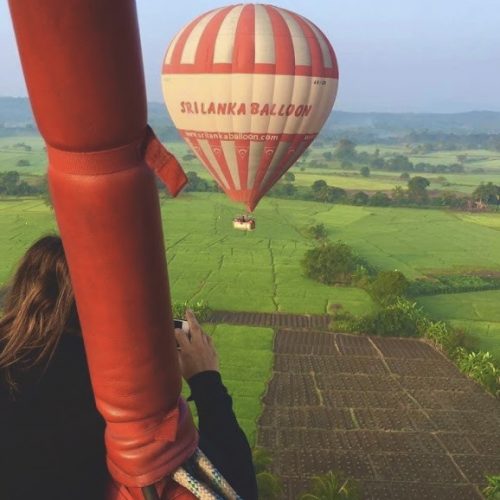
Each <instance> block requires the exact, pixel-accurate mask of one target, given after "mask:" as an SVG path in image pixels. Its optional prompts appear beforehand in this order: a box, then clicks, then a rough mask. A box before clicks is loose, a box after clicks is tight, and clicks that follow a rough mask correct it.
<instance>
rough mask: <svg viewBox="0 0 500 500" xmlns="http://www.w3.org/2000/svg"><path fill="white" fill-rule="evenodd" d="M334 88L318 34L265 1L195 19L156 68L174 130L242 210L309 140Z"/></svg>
mask: <svg viewBox="0 0 500 500" xmlns="http://www.w3.org/2000/svg"><path fill="white" fill-rule="evenodd" d="M337 86H338V67H337V61H336V58H335V53H334V51H333V48H332V46H331V45H330V43H329V41H328V39H327V38H326V37H325V35H324V34H323V33H322V32H321V31H320V30H319V29H318V28H317V27H316V26H315V25H314V24H313V23H311V22H310V21H308V20H307V19H305V18H304V17H302V16H299V15H298V14H295V13H293V12H290V11H288V10H285V9H281V8H278V7H274V6H271V5H259V4H246V5H245V4H240V5H232V6H228V7H223V8H219V9H216V10H212V11H210V12H208V13H206V14H203V15H201V16H199V17H198V18H196V19H195V20H194V21H192V22H191V23H189V24H188V25H187V26H186V27H185V28H183V29H182V30H181V31H180V32H179V33H178V34H177V36H176V37H175V38H174V39H173V41H172V43H171V44H170V47H169V48H168V50H167V54H166V56H165V60H164V64H163V71H162V87H163V96H164V99H165V103H166V105H167V108H168V111H169V113H170V115H171V117H172V120H173V122H174V124H175V126H176V127H177V129H178V130H179V132H180V134H181V135H182V137H183V138H184V140H185V141H186V142H187V143H188V145H189V146H190V147H191V148H192V149H193V151H194V153H195V154H196V156H197V157H198V158H199V160H200V161H201V163H202V164H203V165H204V166H205V167H206V168H207V170H208V171H209V172H210V174H211V175H212V176H213V177H214V179H215V180H216V181H217V183H218V184H219V186H220V187H221V188H222V189H223V190H224V191H225V192H226V193H227V194H228V195H229V197H230V198H232V199H233V200H235V201H239V202H243V203H245V204H246V205H247V207H248V209H249V210H253V209H254V208H255V206H256V205H257V203H258V201H259V200H260V199H261V198H262V196H264V194H265V193H266V192H267V191H268V190H269V189H270V188H271V187H272V186H273V184H274V183H275V182H276V181H277V180H278V179H279V178H280V177H281V176H282V175H283V174H284V173H285V172H286V171H287V170H288V169H289V168H290V167H291V166H292V165H293V164H294V163H295V161H297V159H298V158H299V157H300V155H301V154H302V153H303V152H304V151H305V150H306V148H307V147H308V146H309V144H311V142H312V141H313V140H314V138H315V137H316V135H317V134H318V132H319V131H320V129H321V127H322V126H323V124H324V122H325V121H326V119H327V118H328V115H329V114H330V111H331V109H332V107H333V103H334V102H335V96H336V94H337Z"/></svg>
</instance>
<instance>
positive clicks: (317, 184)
mask: <svg viewBox="0 0 500 500" xmlns="http://www.w3.org/2000/svg"><path fill="white" fill-rule="evenodd" d="M326 187H328V184H327V183H326V181H324V180H323V179H318V180H317V181H314V182H313V184H312V186H311V189H312V191H313V193H317V192H318V191H321V190H322V189H324V188H326Z"/></svg>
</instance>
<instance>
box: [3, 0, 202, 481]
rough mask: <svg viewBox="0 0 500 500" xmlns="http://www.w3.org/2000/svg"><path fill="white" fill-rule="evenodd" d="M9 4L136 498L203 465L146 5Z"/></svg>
mask: <svg viewBox="0 0 500 500" xmlns="http://www.w3.org/2000/svg"><path fill="white" fill-rule="evenodd" d="M9 4H10V9H11V14H12V19H13V22H14V28H15V32H16V38H17V42H18V47H19V52H20V56H21V61H22V65H23V70H24V74H25V78H26V82H27V85H28V91H29V95H30V99H31V103H32V107H33V111H34V114H35V117H36V121H37V124H38V127H39V129H40V131H41V133H42V135H43V137H44V139H45V141H46V143H47V146H48V147H47V149H48V153H49V183H50V189H51V194H52V198H53V201H54V209H55V214H56V218H57V222H58V225H59V229H60V232H61V236H62V239H63V244H64V248H65V251H66V254H67V258H68V264H69V268H70V273H71V278H72V282H73V286H74V290H75V295H76V300H77V306H78V313H79V316H80V320H81V324H82V330H83V336H84V342H85V347H86V351H87V357H88V361H89V368H90V373H91V378H92V384H93V387H94V392H95V397H96V402H97V406H98V408H99V411H100V412H101V413H102V415H103V416H104V418H105V419H106V423H107V427H106V446H107V453H108V467H109V469H110V472H111V473H112V475H113V477H114V478H115V479H116V480H117V481H118V482H120V483H121V484H124V485H127V486H130V487H140V486H145V485H148V484H152V483H156V482H158V481H160V480H161V479H162V478H163V477H165V476H167V475H168V474H169V473H171V472H172V471H173V470H174V469H175V468H176V467H177V466H178V465H180V464H181V463H182V462H184V460H185V459H186V458H187V457H188V456H190V455H191V454H192V452H193V451H194V449H195V448H196V445H197V434H196V430H195V428H194V425H193V423H192V419H191V416H190V414H189V411H188V409H187V408H186V405H185V403H184V402H183V401H182V400H180V399H179V394H180V388H181V377H180V373H179V367H178V360H177V353H176V348H175V340H174V337H173V324H172V313H171V302H170V294H169V288H168V276H167V267H166V262H165V249H164V245H163V233H162V226H161V216H160V209H159V202H158V195H157V191H156V188H155V183H154V178H153V174H152V172H151V170H150V169H149V168H148V167H147V166H146V163H145V161H144V152H145V150H146V149H147V147H148V144H149V142H150V141H151V135H150V134H149V132H148V131H147V129H146V95H145V89H144V77H143V70H142V60H141V53H140V41H139V32H138V26H137V15H136V11H135V3H134V1H133V0H106V1H103V0H10V1H9ZM148 141H149V142H148ZM156 146H158V145H157V144H156ZM156 152H157V151H156ZM155 155H156V153H155Z"/></svg>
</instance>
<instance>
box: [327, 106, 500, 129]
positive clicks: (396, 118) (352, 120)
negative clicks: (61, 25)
mask: <svg viewBox="0 0 500 500" xmlns="http://www.w3.org/2000/svg"><path fill="white" fill-rule="evenodd" d="M326 127H327V129H337V130H338V129H339V128H340V129H376V130H384V131H386V132H399V133H407V132H410V131H423V130H428V131H431V132H445V133H456V134H469V133H474V134H479V133H483V134H498V133H500V112H495V111H469V112H467V113H349V112H346V111H336V110H334V111H333V113H332V114H331V115H330V118H329V119H328V121H327V124H326Z"/></svg>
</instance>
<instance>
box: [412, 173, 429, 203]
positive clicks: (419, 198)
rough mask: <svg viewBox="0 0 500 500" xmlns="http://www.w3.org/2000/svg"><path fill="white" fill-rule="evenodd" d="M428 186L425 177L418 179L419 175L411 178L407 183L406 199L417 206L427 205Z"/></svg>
mask: <svg viewBox="0 0 500 500" xmlns="http://www.w3.org/2000/svg"><path fill="white" fill-rule="evenodd" d="M430 184H431V183H430V182H429V180H428V179H426V178H425V177H420V176H419V175H417V176H415V177H412V178H411V179H410V180H409V181H408V199H409V200H410V201H413V202H415V203H419V204H421V203H427V201H428V200H429V195H428V193H427V188H428V187H429V186H430Z"/></svg>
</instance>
